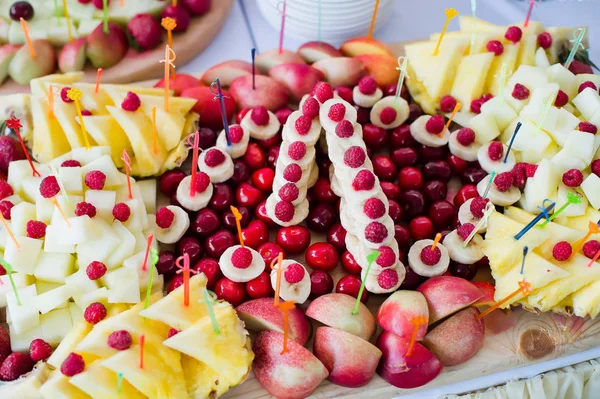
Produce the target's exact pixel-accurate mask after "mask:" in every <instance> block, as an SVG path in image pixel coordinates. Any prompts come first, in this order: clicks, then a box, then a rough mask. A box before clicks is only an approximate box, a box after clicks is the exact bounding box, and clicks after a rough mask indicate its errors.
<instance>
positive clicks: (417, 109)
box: [0, 9, 600, 399]
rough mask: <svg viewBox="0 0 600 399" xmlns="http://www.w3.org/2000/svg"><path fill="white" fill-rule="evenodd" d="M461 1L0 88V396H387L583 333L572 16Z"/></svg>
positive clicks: (585, 211) (585, 207) (598, 277)
mask: <svg viewBox="0 0 600 399" xmlns="http://www.w3.org/2000/svg"><path fill="white" fill-rule="evenodd" d="M446 12H447V15H448V16H449V18H453V17H456V15H455V14H453V10H452V9H449V10H446ZM459 22H460V24H459V25H460V30H459V31H456V32H446V31H445V29H444V31H442V32H440V33H439V34H433V35H432V36H431V37H430V38H429V40H424V41H420V42H413V43H404V44H398V45H396V44H392V45H388V44H386V43H383V42H381V41H378V40H376V39H374V38H372V37H370V36H369V37H359V38H354V39H351V40H348V41H346V42H344V43H343V44H342V45H341V47H339V48H336V47H334V46H332V45H329V44H327V43H321V42H309V43H306V44H304V45H302V46H301V47H300V48H299V49H298V51H290V50H286V49H283V48H279V49H274V50H268V51H264V52H261V53H260V54H258V55H256V58H255V59H253V62H252V63H249V62H246V61H242V60H230V61H225V62H222V63H220V64H217V65H215V66H213V67H211V68H210V69H208V70H207V71H204V72H203V73H199V74H197V75H187V74H180V73H177V74H173V73H172V71H171V70H170V68H169V65H168V63H167V62H165V65H164V67H165V76H164V78H163V79H161V80H158V81H146V82H137V83H131V84H127V85H125V84H116V83H109V82H104V81H97V82H96V83H93V82H87V81H86V80H85V73H84V72H82V71H70V72H66V73H63V74H51V75H47V76H40V77H36V78H33V79H32V80H31V81H30V82H29V92H28V93H16V94H10V95H5V96H2V97H1V98H0V121H2V122H3V124H2V131H3V133H4V134H3V135H2V136H1V137H0V265H1V267H0V309H2V313H1V315H0V316H1V318H2V321H3V322H4V323H2V325H1V326H0V397H1V398H15V399H17V398H18V399H23V398H28V399H29V398H31V399H50V398H51V399H55V398H65V399H66V398H69V399H71V398H74V399H79V398H82V399H87V398H165V399H166V398H177V399H179V398H216V397H224V398H248V397H269V395H270V396H273V397H277V398H292V399H296V398H298V399H300V398H305V397H311V396H314V397H323V398H333V397H366V396H367V395H369V396H368V397H376V398H379V397H381V398H388V397H397V396H402V395H405V394H410V393H414V392H419V391H421V390H425V389H429V388H432V387H441V386H445V385H448V384H451V383H455V382H459V381H465V380H469V379H472V378H474V377H476V376H482V375H489V374H493V373H498V372H501V371H506V370H510V369H514V368H517V367H521V366H523V365H527V364H532V363H536V362H541V361H545V360H550V359H554V358H557V357H561V356H565V355H568V354H572V353H577V352H581V351H583V350H586V349H589V348H593V347H596V346H598V345H599V344H600V334H598V331H600V329H599V328H598V322H597V319H596V317H597V315H598V313H599V312H600V289H599V288H600V261H599V259H600V225H599V223H600V134H598V127H599V126H600V93H599V91H598V88H599V87H600V75H596V74H594V73H593V69H592V67H591V66H590V64H591V63H590V61H589V60H588V59H587V57H586V53H585V51H584V50H582V49H581V46H586V45H587V41H586V38H585V33H586V29H587V28H586V27H570V28H566V27H564V28H554V27H546V26H544V24H542V23H540V22H535V21H527V22H526V23H516V24H514V25H510V26H497V25H492V24H490V23H488V22H486V21H483V20H479V19H475V18H473V17H463V16H461V17H459ZM573 37H577V38H578V39H577V40H573V39H572V38H573ZM579 44H581V46H580V45H579ZM167 49H168V46H167ZM398 56H400V58H398ZM165 61H166V58H165Z"/></svg>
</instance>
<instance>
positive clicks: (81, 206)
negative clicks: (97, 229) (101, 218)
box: [75, 202, 96, 218]
mask: <svg viewBox="0 0 600 399" xmlns="http://www.w3.org/2000/svg"><path fill="white" fill-rule="evenodd" d="M83 215H88V216H89V217H90V218H93V217H94V216H96V207H95V206H94V205H92V204H90V203H89V202H80V203H78V204H77V205H75V216H83Z"/></svg>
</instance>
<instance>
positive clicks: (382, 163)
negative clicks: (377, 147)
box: [373, 155, 398, 181]
mask: <svg viewBox="0 0 600 399" xmlns="http://www.w3.org/2000/svg"><path fill="white" fill-rule="evenodd" d="M373 172H375V175H377V177H379V180H383V181H392V180H394V179H395V178H396V174H397V173H398V170H397V169H396V165H394V163H393V162H392V160H391V159H390V157H388V156H387V155H378V156H376V157H375V158H373Z"/></svg>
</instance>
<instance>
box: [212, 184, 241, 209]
mask: <svg viewBox="0 0 600 399" xmlns="http://www.w3.org/2000/svg"><path fill="white" fill-rule="evenodd" d="M234 198H235V196H234V195H233V189H232V188H231V187H229V186H228V185H227V184H224V183H219V184H215V185H214V186H213V195H212V197H211V198H210V202H209V203H208V206H209V207H210V208H211V209H214V210H215V211H217V212H220V211H224V210H229V209H230V206H231V205H233V200H234Z"/></svg>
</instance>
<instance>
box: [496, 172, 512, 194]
mask: <svg viewBox="0 0 600 399" xmlns="http://www.w3.org/2000/svg"><path fill="white" fill-rule="evenodd" d="M494 184H495V185H496V188H497V189H498V191H500V192H506V191H508V190H509V189H510V187H511V186H512V184H513V175H512V173H510V172H504V173H500V174H499V175H498V176H496V177H495V178H494Z"/></svg>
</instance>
